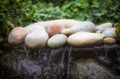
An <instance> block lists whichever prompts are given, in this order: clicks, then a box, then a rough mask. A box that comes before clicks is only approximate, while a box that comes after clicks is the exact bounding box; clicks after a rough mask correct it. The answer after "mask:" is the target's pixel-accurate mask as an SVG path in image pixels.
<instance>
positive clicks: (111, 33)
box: [102, 28, 115, 38]
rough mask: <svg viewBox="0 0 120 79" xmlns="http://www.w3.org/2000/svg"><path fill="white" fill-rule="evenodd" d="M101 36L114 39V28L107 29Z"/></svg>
mask: <svg viewBox="0 0 120 79" xmlns="http://www.w3.org/2000/svg"><path fill="white" fill-rule="evenodd" d="M102 34H103V35H105V37H111V38H114V37H115V28H109V29H107V30H105V31H104V32H103V33H102Z"/></svg>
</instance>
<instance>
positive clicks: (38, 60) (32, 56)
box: [0, 44, 120, 79]
mask: <svg viewBox="0 0 120 79" xmlns="http://www.w3.org/2000/svg"><path fill="white" fill-rule="evenodd" d="M12 49H14V50H12ZM21 49H24V50H21ZM83 58H84V59H91V58H92V59H93V60H96V61H97V62H98V63H100V64H101V65H103V66H104V67H106V68H108V69H110V70H106V69H104V68H103V66H101V65H98V64H96V62H93V61H91V62H88V63H87V64H84V65H83V66H84V67H86V65H87V66H88V67H90V68H89V69H90V70H91V71H92V70H95V69H96V71H95V72H93V73H96V72H97V71H98V72H100V73H99V74H94V76H92V73H90V74H88V75H89V76H87V77H81V78H78V79H97V78H98V77H100V75H103V76H104V77H101V79H105V78H107V79H120V77H119V76H120V45H119V44H114V45H99V46H92V47H84V48H80V47H72V46H67V45H65V46H62V47H59V48H55V49H50V48H41V49H30V48H27V47H26V46H25V45H23V46H15V47H13V48H11V52H9V53H7V52H6V55H3V56H2V57H1V58H0V66H1V67H0V68H1V69H0V74H1V79H21V78H22V79H23V78H26V79H77V78H75V77H76V75H72V74H73V73H71V71H72V70H73V69H72V67H74V66H75V65H76V64H77V63H75V62H76V61H77V60H79V59H83ZM78 64H80V63H78ZM91 64H92V65H93V66H91ZM81 66H82V64H81ZM89 69H87V70H85V71H86V72H87V71H88V72H90V71H89ZM6 70H8V72H7V71H6ZM83 70H84V69H83ZM111 72H112V73H111ZM81 73H82V74H84V73H85V72H81ZM104 73H105V74H106V75H105V74H104ZM74 74H75V73H74ZM6 75H8V76H6ZM19 77H20V78H19Z"/></svg>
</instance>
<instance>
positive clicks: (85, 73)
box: [72, 59, 119, 79]
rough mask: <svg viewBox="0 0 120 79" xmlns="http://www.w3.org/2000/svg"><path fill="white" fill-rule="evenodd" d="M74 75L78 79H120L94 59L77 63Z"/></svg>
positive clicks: (73, 68) (74, 66) (74, 67)
mask: <svg viewBox="0 0 120 79" xmlns="http://www.w3.org/2000/svg"><path fill="white" fill-rule="evenodd" d="M72 75H73V76H74V77H76V78H77V79H119V78H117V77H116V78H115V76H114V75H112V74H111V73H110V71H109V70H107V69H105V68H104V67H103V66H101V65H100V64H98V63H97V62H96V61H94V60H93V59H85V60H82V59H80V60H77V61H75V62H74V65H73V67H72Z"/></svg>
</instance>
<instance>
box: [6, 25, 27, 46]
mask: <svg viewBox="0 0 120 79" xmlns="http://www.w3.org/2000/svg"><path fill="white" fill-rule="evenodd" d="M28 33H29V31H28V30H26V29H25V28H24V27H15V28H14V29H12V31H11V32H10V33H9V36H8V42H9V43H10V44H13V45H16V44H20V43H22V42H23V41H24V39H25V36H26V35H27V34H28Z"/></svg>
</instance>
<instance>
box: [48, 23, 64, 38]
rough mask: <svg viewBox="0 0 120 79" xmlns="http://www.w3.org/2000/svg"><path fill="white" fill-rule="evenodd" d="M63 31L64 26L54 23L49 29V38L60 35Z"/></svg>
mask: <svg viewBox="0 0 120 79" xmlns="http://www.w3.org/2000/svg"><path fill="white" fill-rule="evenodd" d="M63 29H64V26H63V25H62V24H60V23H53V24H51V25H50V26H49V27H48V28H47V32H48V34H49V36H53V35H55V34H59V33H60V32H61V30H63Z"/></svg>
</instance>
